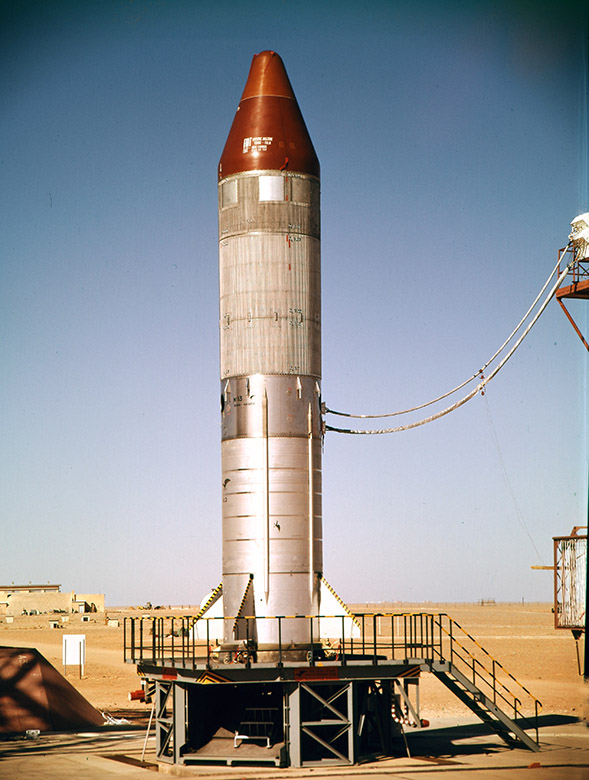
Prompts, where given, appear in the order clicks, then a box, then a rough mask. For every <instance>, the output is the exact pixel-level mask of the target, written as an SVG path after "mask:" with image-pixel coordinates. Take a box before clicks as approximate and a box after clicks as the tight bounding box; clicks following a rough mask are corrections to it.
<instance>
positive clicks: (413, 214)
mask: <svg viewBox="0 0 589 780" xmlns="http://www.w3.org/2000/svg"><path fill="white" fill-rule="evenodd" d="M0 14H1V18H0V105H1V112H0V198H1V201H0V372H1V374H0V376H1V381H0V522H1V527H2V545H1V549H2V555H1V561H0V584H6V583H11V582H15V583H17V584H21V583H28V582H29V581H31V582H34V583H41V582H47V581H51V582H58V583H61V584H62V587H63V589H64V590H77V591H79V592H95V591H98V592H105V593H106V599H107V603H108V604H133V603H134V604H138V603H144V602H145V601H147V600H151V601H152V602H153V603H154V604H155V603H158V604H174V603H176V604H179V603H184V604H187V603H196V602H199V601H200V599H201V598H202V597H203V595H204V594H205V592H206V591H207V590H208V589H210V588H212V587H214V586H216V585H217V584H218V582H219V581H220V578H221V529H220V515H221V511H220V510H221V503H220V493H221V487H220V426H219V379H218V281H217V192H216V166H217V162H218V159H219V156H220V154H221V150H222V148H223V145H224V142H225V138H226V136H227V133H228V131H229V127H230V125H231V122H232V119H233V114H234V112H235V109H236V106H237V103H238V101H239V97H240V95H241V91H242V89H243V86H244V83H245V80H246V77H247V73H248V70H249V66H250V62H251V58H252V56H253V54H254V53H256V52H259V51H262V50H264V49H274V50H275V51H277V52H278V53H279V54H280V55H281V56H282V58H283V60H284V62H285V65H286V68H287V71H288V73H289V76H290V79H291V82H292V84H293V87H294V90H295V92H296V94H297V97H298V100H299V104H300V106H301V110H302V112H303V115H304V117H305V120H306V123H307V126H308V128H309V131H310V134H311V137H312V139H313V142H314V145H315V148H316V151H317V154H318V156H319V159H320V161H321V171H322V291H323V316H322V319H323V356H324V357H323V395H324V398H325V401H326V402H327V405H328V406H329V407H331V408H334V409H341V410H343V411H350V412H359V413H375V412H388V411H396V410H398V409H403V408H406V407H411V406H414V405H416V404H419V403H423V402H425V401H428V400H430V399H431V398H434V397H436V396H438V395H439V394H440V393H442V392H444V391H446V390H448V389H450V388H452V387H454V386H455V385H457V384H458V383H459V382H460V381H462V380H463V379H465V378H467V377H468V376H470V375H471V374H473V373H474V372H475V371H476V370H477V369H478V368H480V366H481V365H482V364H483V363H485V361H486V360H487V358H489V357H490V356H491V355H492V354H493V352H494V351H495V349H496V348H497V347H498V346H499V345H500V344H501V343H502V342H503V340H504V338H505V337H506V336H507V335H508V334H509V333H510V332H511V330H512V328H513V327H514V326H515V325H516V324H517V322H518V321H519V319H520V317H521V316H522V315H523V314H524V312H525V311H526V309H527V308H528V306H529V304H530V303H531V302H532V301H533V299H534V298H535V296H536V294H537V292H538V291H539V290H540V288H541V287H542V285H543V283H544V281H545V280H546V278H547V277H548V275H549V274H550V272H551V270H552V269H553V267H554V265H555V263H556V256H557V251H558V249H559V248H560V247H562V246H564V245H565V244H566V243H567V240H568V233H569V232H570V227H569V223H570V221H571V219H572V218H573V217H574V216H575V215H576V214H578V213H580V212H583V211H587V210H589V199H588V195H589V193H588V175H587V52H586V41H587V17H586V3H571V2H566V1H565V2H562V1H561V2H556V1H555V2H531V1H530V2H514V1H513V0H509V1H507V0H506V1H505V2H500V1H499V0H494V1H493V2H482V1H481V2H476V1H474V0H471V1H470V2H454V3H453V2H433V1H432V2H428V0H422V1H421V2H417V1H416V0H411V1H409V0H407V1H405V0H400V1H399V2H396V1H394V0H391V1H390V2H371V0H366V2H360V1H357V2H346V0H338V2H316V1H315V2H313V1H312V0H309V2H306V1H305V0H300V1H299V2H297V1H296V0H281V1H280V0H273V2H256V0H252V2H249V3H244V2H226V1H224V0H218V2H215V3H212V2H199V1H198V0H194V1H193V2H182V1H181V0H177V1H174V0H168V1H167V2H166V1H164V0H144V1H142V0H135V1H134V2H131V1H130V0H100V2H98V0H96V1H93V0H85V2H60V0H53V1H52V2H26V1H24V2H19V0H12V1H11V2H5V3H2V5H1V11H0ZM570 308H571V310H572V311H573V312H574V314H575V316H576V317H577V319H578V322H579V324H580V325H581V327H584V328H585V332H587V324H588V320H589V318H588V311H587V310H588V309H589V305H588V304H583V303H580V304H579V305H577V306H573V305H571V307H570ZM587 362H588V359H587V352H586V351H585V349H584V348H583V346H582V344H581V342H580V340H579V339H578V338H577V336H576V335H575V333H574V332H573V330H572V328H571V326H570V325H569V323H568V322H567V320H566V318H565V316H564V314H563V313H562V312H561V310H560V307H559V306H558V304H557V303H556V302H552V303H551V304H550V306H549V307H548V309H547V310H546V312H545V313H544V315H543V316H542V317H541V319H540V320H539V322H538V324H537V325H536V327H535V328H534V329H533V330H532V332H531V333H530V335H529V336H528V338H527V339H526V341H525V342H524V343H523V345H522V346H521V348H520V349H519V350H518V351H517V352H516V354H515V355H514V357H513V358H512V359H511V360H510V362H509V363H508V364H507V365H506V367H505V368H504V369H503V370H502V371H501V372H500V373H499V375H498V376H497V377H496V379H494V380H493V382H491V383H490V385H489V387H488V390H487V393H486V395H485V396H484V397H481V396H477V397H476V398H475V399H474V400H473V401H471V402H470V403H469V404H467V405H466V406H464V407H462V408H461V409H459V410H457V411H456V412H454V413H453V414H450V415H448V416H447V417H444V418H443V419H441V420H438V421H436V422H434V423H431V424H430V425H426V426H423V427H420V428H418V429H416V430H413V431H407V432H403V433H397V434H393V435H389V436H364V437H359V436H356V437H354V436H344V435H341V434H336V433H328V435H327V436H326V441H325V454H324V464H323V466H324V469H323V477H324V482H323V495H324V518H323V525H324V571H325V575H326V577H327V579H328V580H329V581H330V582H331V584H332V585H333V586H334V587H335V588H336V590H337V591H338V592H339V593H340V595H341V596H342V597H343V598H344V599H345V600H348V601H360V600H372V601H381V600H395V599H399V600H431V601H466V600H476V599H479V598H482V597H493V598H496V599H497V600H520V599H521V598H525V599H526V600H546V601H548V600H550V599H551V597H552V575H551V574H550V573H549V572H542V571H532V570H531V569H530V566H531V565H534V564H536V565H537V564H546V565H548V564H550V563H551V562H552V537H553V536H555V535H565V534H567V533H569V531H570V530H571V528H572V526H573V525H581V524H584V523H586V518H587V465H588V457H587V456H588V452H587ZM329 423H330V424H335V425H337V424H338V423H343V424H344V425H345V424H346V421H344V420H338V418H334V417H330V419H329Z"/></svg>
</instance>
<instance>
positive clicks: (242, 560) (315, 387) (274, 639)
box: [218, 51, 323, 649]
mask: <svg viewBox="0 0 589 780" xmlns="http://www.w3.org/2000/svg"><path fill="white" fill-rule="evenodd" d="M218 195H219V315H220V316H219V331H220V377H221V429H222V433H221V461H222V488H221V490H222V517H223V583H222V593H223V614H224V616H225V620H224V621H223V623H224V625H225V628H224V641H225V644H227V645H231V643H234V642H235V641H236V640H239V639H243V637H244V636H245V631H246V627H245V624H246V622H247V621H245V620H242V621H241V623H240V621H239V618H245V617H250V618H251V617H255V618H256V620H255V621H251V620H250V621H249V623H248V625H247V632H248V637H249V638H252V639H255V641H256V642H257V644H258V646H259V647H266V648H268V649H269V648H272V647H276V646H277V644H278V642H279V640H280V642H281V643H282V645H286V644H290V646H293V645H295V646H297V645H298V646H304V645H305V644H307V643H308V642H309V621H308V620H288V621H284V624H283V625H282V626H281V627H280V628H279V626H278V621H276V620H274V619H272V618H274V617H275V616H294V615H306V616H309V615H317V614H318V610H319V607H320V589H321V576H322V568H323V562H322V555H323V551H322V530H321V525H322V517H321V452H322V435H323V434H322V417H321V268H320V209H319V195H320V193H319V161H318V159H317V155H316V154H315V150H314V148H313V144H312V142H311V139H310V137H309V133H308V131H307V128H306V126H305V122H304V120H303V117H302V114H301V111H300V109H299V106H298V103H297V100H296V98H295V95H294V92H293V89H292V87H291V84H290V81H289V78H288V76H287V73H286V70H285V67H284V64H283V62H282V60H281V58H280V57H279V56H278V54H276V53H275V52H273V51H263V52H261V53H260V54H257V55H255V56H254V58H253V61H252V65H251V69H250V72H249V76H248V79H247V82H246V85H245V88H244V90H243V94H242V96H241V100H240V102H239V106H238V107H237V112H236V114H235V118H234V120H233V124H232V126H231V130H230V131H229V136H228V138H227V141H226V143H225V148H224V149H223V153H222V155H221V159H220V161H219V168H218ZM257 618H262V619H260V620H258V619H257ZM254 624H255V625H254ZM279 634H280V636H279Z"/></svg>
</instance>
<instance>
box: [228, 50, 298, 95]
mask: <svg viewBox="0 0 589 780" xmlns="http://www.w3.org/2000/svg"><path fill="white" fill-rule="evenodd" d="M252 97H285V98H291V99H292V100H294V99H295V95H294V92H293V89H292V86H291V84H290V81H289V78H288V76H287V73H286V68H285V67H284V63H283V62H282V59H281V58H280V56H279V55H278V54H276V52H275V51H261V52H260V53H259V54H254V57H253V59H252V64H251V68H250V72H249V76H248V77H247V81H246V84H245V89H244V90H243V94H242V96H241V100H247V99H248V98H252Z"/></svg>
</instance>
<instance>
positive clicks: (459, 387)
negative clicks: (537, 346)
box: [325, 244, 570, 420]
mask: <svg viewBox="0 0 589 780" xmlns="http://www.w3.org/2000/svg"><path fill="white" fill-rule="evenodd" d="M569 247H570V244H568V245H567V246H566V247H565V248H564V249H563V250H562V254H561V255H559V258H558V262H557V263H556V265H555V266H554V268H553V270H552V273H551V274H550V276H549V277H548V279H546V281H545V282H544V286H543V287H542V289H541V290H540V292H539V293H538V295H537V296H536V299H535V300H534V302H533V303H532V305H531V306H530V308H529V309H528V310H527V312H526V313H525V314H524V316H523V317H522V318H521V320H520V321H519V323H518V324H517V325H516V327H515V329H514V330H513V331H512V332H511V334H510V335H509V336H508V337H507V338H506V339H505V341H504V342H503V344H502V345H501V346H500V347H499V349H498V350H497V352H495V354H494V355H493V357H491V358H489V360H487V362H486V363H485V364H484V365H483V366H481V368H479V370H478V371H477V372H476V373H474V374H473V375H472V376H471V377H469V378H468V379H466V380H465V381H464V382H462V383H461V384H459V385H457V386H456V387H455V388H453V389H452V390H448V392H447V393H444V394H443V395H439V396H438V397H437V398H434V399H433V400H432V401H427V402H426V403H424V404H420V405H419V406H414V407H412V408H411V409H403V410H401V411H399V412H388V413H387V414H350V413H348V412H338V411H336V410H335V409H329V408H328V407H326V409H325V412H326V414H335V415H337V416H338V417H353V418H354V419H362V420H376V419H382V418H383V417H398V416H399V415H401V414H408V413H409V412H417V411H419V409H425V408H426V407H427V406H432V405H433V404H436V403H438V402H439V401H443V400H444V398H448V396H450V395H453V394H454V393H456V392H458V390H462V388H463V387H465V386H466V385H468V384H469V383H470V382H472V381H473V380H474V379H476V378H477V377H479V376H483V371H484V370H485V369H486V368H488V366H490V365H491V363H492V362H493V361H494V360H495V358H496V357H498V356H499V355H500V354H501V352H503V350H504V349H505V347H506V346H507V345H508V344H509V342H510V341H511V339H512V338H513V337H514V336H515V334H516V333H517V332H518V330H519V329H520V328H521V326H522V325H523V324H524V322H525V321H526V320H527V319H528V317H529V316H530V313H531V312H532V311H533V310H534V308H535V306H536V304H537V303H538V301H539V300H540V298H541V296H542V295H543V294H544V291H545V290H546V288H547V287H548V285H549V284H550V280H551V279H552V277H553V276H554V274H555V273H556V272H557V271H558V268H559V266H560V263H561V261H562V258H563V257H564V255H565V253H566V252H567V251H568V250H569Z"/></svg>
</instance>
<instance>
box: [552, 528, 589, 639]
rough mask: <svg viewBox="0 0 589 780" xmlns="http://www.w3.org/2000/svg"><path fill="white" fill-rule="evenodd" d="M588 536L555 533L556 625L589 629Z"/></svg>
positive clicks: (581, 629) (574, 628) (578, 629)
mask: <svg viewBox="0 0 589 780" xmlns="http://www.w3.org/2000/svg"><path fill="white" fill-rule="evenodd" d="M586 598H587V536H586V535H585V536H578V535H577V534H572V535H571V536H556V537H554V627H555V628H568V629H571V630H573V631H584V630H585V617H586V616H585V610H586Z"/></svg>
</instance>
